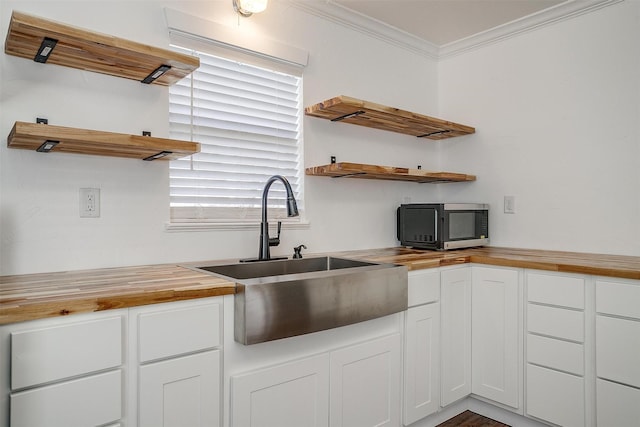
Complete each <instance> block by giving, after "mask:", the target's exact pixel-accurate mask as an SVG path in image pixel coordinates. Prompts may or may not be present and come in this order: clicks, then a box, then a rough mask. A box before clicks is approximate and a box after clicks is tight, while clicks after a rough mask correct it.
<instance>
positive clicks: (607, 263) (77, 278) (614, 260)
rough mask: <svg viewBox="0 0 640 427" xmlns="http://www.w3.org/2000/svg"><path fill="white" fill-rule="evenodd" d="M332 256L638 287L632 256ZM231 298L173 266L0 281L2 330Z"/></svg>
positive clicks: (216, 283) (486, 252)
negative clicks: (480, 267)
mask: <svg viewBox="0 0 640 427" xmlns="http://www.w3.org/2000/svg"><path fill="white" fill-rule="evenodd" d="M331 255H333V256H342V257H348V258H355V259H362V260H369V261H374V262H383V263H393V264H403V265H406V266H407V267H408V268H409V270H419V269H424V268H434V267H442V266H448V265H456V264H466V263H470V262H474V263H480V264H488V265H496V266H504V267H518V268H534V269H538V270H548V271H557V272H563V273H578V274H590V275H600V276H610V277H619V278H627V279H636V280H640V257H632V256H619V255H601V254H586V253H577V252H558V251H540V250H527V249H513V248H494V247H486V248H475V249H463V250H457V251H448V252H435V251H424V250H417V249H409V248H401V247H397V248H384V249H372V250H359V251H346V252H334V253H331ZM308 256H313V255H308ZM217 262H220V261H217ZM200 264H202V263H200ZM185 265H186V264H185ZM234 292H235V285H234V284H233V283H231V282H228V281H226V280H223V279H219V278H217V277H215V276H212V275H209V274H206V273H200V272H198V271H195V270H192V269H190V268H187V267H184V266H179V265H175V264H165V265H150V266H140V267H124V268H107V269H99V270H79V271H70V272H58V273H41V274H26V275H17V276H0V325H2V324H7V323H15V322H22V321H27V320H35V319H40V318H47V317H57V316H66V315H69V314H73V313H83V312H94V311H102V310H109V309H116V308H127V307H135V306H140V305H147V304H156V303H162V302H169V301H180V300H187V299H194V298H203V297H210V296H219V295H230V294H233V293H234Z"/></svg>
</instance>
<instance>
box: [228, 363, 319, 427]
mask: <svg viewBox="0 0 640 427" xmlns="http://www.w3.org/2000/svg"><path fill="white" fill-rule="evenodd" d="M328 414H329V355H328V354H321V355H318V356H313V357H309V358H304V359H300V360H294V361H291V362H287V363H283V364H280V365H276V366H271V367H267V368H264V369H260V370H257V371H252V372H248V373H244V374H240V375H234V376H232V377H231V425H232V426H235V427H261V426H262V427H276V426H278V427H326V426H327V425H328V421H329V416H328Z"/></svg>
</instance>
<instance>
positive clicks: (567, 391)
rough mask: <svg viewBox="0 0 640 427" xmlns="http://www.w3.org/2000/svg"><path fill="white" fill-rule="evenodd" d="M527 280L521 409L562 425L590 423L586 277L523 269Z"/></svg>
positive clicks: (578, 426) (533, 415) (590, 394)
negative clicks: (524, 357)
mask: <svg viewBox="0 0 640 427" xmlns="http://www.w3.org/2000/svg"><path fill="white" fill-rule="evenodd" d="M525 278H526V279H525V280H526V287H527V293H526V294H527V321H526V323H527V327H526V332H527V334H526V337H527V342H526V346H527V351H526V362H527V367H526V391H525V395H526V401H525V405H526V411H525V412H526V414H527V415H529V416H531V417H534V418H537V419H540V420H544V421H546V422H550V423H553V424H557V425H560V426H565V427H572V426H575V427H584V426H585V425H591V424H590V423H591V415H590V414H588V412H587V411H588V410H589V411H590V410H591V409H590V406H591V405H587V404H586V402H587V401H588V400H589V399H590V397H589V396H592V395H593V392H592V391H588V384H589V382H588V381H587V379H586V378H585V375H586V374H587V373H588V372H590V370H589V369H588V368H587V366H586V363H587V362H588V361H590V360H592V359H590V358H589V353H588V352H587V350H586V348H587V346H592V344H591V343H589V342H588V340H589V337H590V336H591V335H590V334H589V333H588V330H587V329H588V328H587V318H588V316H589V314H588V313H585V310H586V308H587V302H586V300H587V298H586V295H587V292H586V283H585V277H584V276H579V275H571V274H560V273H546V272H540V271H535V270H527V271H526V274H525ZM590 316H591V318H593V317H592V316H593V314H592V312H591V314H590ZM592 333H593V332H591V334H592ZM590 348H592V347H590Z"/></svg>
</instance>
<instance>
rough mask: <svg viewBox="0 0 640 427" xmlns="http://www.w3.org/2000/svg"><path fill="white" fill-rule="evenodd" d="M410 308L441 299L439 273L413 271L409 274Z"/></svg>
mask: <svg viewBox="0 0 640 427" xmlns="http://www.w3.org/2000/svg"><path fill="white" fill-rule="evenodd" d="M408 285H409V291H408V292H409V307H412V306H415V305H420V304H427V303H430V302H436V301H438V300H439V299H440V272H439V271H433V270H431V271H429V270H426V271H425V270H423V271H412V272H410V273H409V284H408Z"/></svg>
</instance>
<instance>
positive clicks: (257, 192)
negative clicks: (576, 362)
mask: <svg viewBox="0 0 640 427" xmlns="http://www.w3.org/2000/svg"><path fill="white" fill-rule="evenodd" d="M196 54H197V55H198V56H199V57H200V68H198V69H197V70H196V71H195V72H193V73H192V74H191V76H189V77H187V78H184V79H183V80H181V81H180V82H178V83H177V84H175V85H173V86H171V87H170V89H169V122H170V134H171V138H175V139H182V140H188V141H194V142H199V143H200V144H201V151H200V153H198V154H194V155H193V156H190V157H186V158H183V159H180V160H175V161H172V162H171V164H170V203H171V216H172V222H189V221H194V222H242V221H255V219H259V218H260V205H261V198H262V190H263V187H264V184H265V183H266V181H267V180H268V178H269V177H270V176H272V175H282V176H284V177H286V178H287V179H288V180H289V183H290V184H291V187H292V188H293V190H294V192H295V194H296V200H297V201H298V204H299V206H300V207H302V206H303V203H302V202H303V201H302V182H301V181H302V180H301V152H302V148H301V137H300V135H301V132H300V118H301V115H302V111H301V104H300V97H301V96H300V91H301V90H300V88H301V78H300V77H298V76H294V75H289V74H284V73H281V72H276V71H271V70H268V69H265V68H259V67H255V66H252V65H248V64H242V63H239V62H236V61H232V60H228V59H225V58H220V57H216V56H212V55H208V54H204V53H201V52H196ZM285 201H286V193H285V191H284V187H283V186H282V185H281V184H279V183H276V184H274V185H273V186H272V187H271V190H270V191H269V204H270V206H269V214H270V217H271V216H273V217H278V218H280V217H286V213H285V209H284V206H285ZM278 208H281V209H278ZM272 214H273V215H272Z"/></svg>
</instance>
